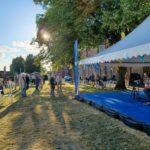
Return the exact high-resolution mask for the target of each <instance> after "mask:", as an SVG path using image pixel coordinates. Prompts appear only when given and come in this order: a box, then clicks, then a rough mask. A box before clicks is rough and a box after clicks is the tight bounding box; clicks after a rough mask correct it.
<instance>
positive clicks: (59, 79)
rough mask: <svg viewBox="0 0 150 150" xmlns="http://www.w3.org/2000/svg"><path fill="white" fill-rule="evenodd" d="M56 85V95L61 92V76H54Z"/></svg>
mask: <svg viewBox="0 0 150 150" xmlns="http://www.w3.org/2000/svg"><path fill="white" fill-rule="evenodd" d="M55 80H56V84H57V90H58V93H60V92H62V76H61V74H60V73H59V74H57V75H56V79H55Z"/></svg>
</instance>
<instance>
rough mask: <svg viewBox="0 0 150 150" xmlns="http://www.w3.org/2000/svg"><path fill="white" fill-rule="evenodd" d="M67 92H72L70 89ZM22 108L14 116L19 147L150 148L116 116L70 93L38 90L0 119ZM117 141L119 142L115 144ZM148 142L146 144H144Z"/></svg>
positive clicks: (14, 126)
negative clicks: (47, 93) (72, 97)
mask: <svg viewBox="0 0 150 150" xmlns="http://www.w3.org/2000/svg"><path fill="white" fill-rule="evenodd" d="M69 90H70V89H69ZM67 92H71V90H70V91H68V90H67ZM37 95H38V97H37ZM15 112H19V115H17V116H16V117H15V118H13V119H12V120H11V123H12V133H11V134H9V133H8V135H7V138H8V139H10V140H11V139H16V144H17V149H18V150H20V149H21V150H22V149H25V150H26V149H36V148H35V147H34V144H35V143H36V144H39V145H38V148H39V149H65V150H67V149H69V150H70V149H87V150H88V149H100V147H102V149H116V150H117V149H132V148H133V147H132V146H133V145H134V147H135V148H134V149H136V148H139V147H141V149H142V148H148V147H149V146H150V143H148V144H147V145H145V143H143V145H142V140H140V138H139V139H138V138H137V136H134V134H130V133H129V132H127V131H125V130H122V128H121V127H120V126H119V125H118V122H116V121H115V120H114V119H111V118H109V117H108V116H106V115H105V114H103V113H95V111H93V109H92V108H90V107H89V106H87V105H85V104H81V103H79V102H76V101H75V102H74V101H73V100H69V99H68V97H67V96H63V95H61V96H58V97H51V98H48V97H47V96H41V95H40V94H39V93H36V91H35V93H34V94H33V95H31V96H29V97H27V98H25V99H21V98H19V100H18V101H16V102H14V103H13V104H12V105H10V106H9V107H7V108H6V109H5V110H4V111H3V112H1V113H0V119H1V118H3V117H5V116H7V115H8V114H13V113H15ZM116 142H117V144H116ZM144 146H145V147H144Z"/></svg>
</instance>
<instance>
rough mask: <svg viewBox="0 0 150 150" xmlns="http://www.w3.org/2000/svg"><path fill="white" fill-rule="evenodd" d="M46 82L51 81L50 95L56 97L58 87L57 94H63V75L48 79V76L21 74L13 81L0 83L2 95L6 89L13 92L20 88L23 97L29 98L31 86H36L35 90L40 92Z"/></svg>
mask: <svg viewBox="0 0 150 150" xmlns="http://www.w3.org/2000/svg"><path fill="white" fill-rule="evenodd" d="M46 80H49V85H50V95H52V96H55V89H56V87H57V92H59V93H61V92H62V75H61V73H57V74H51V75H50V76H49V78H48V76H47V75H44V76H41V75H40V74H39V73H33V74H27V73H21V74H19V75H16V76H14V78H13V79H3V81H1V82H0V95H4V94H5V92H4V89H7V88H9V89H10V90H11V91H13V89H16V87H19V88H20V91H21V97H27V94H26V91H27V90H28V89H29V87H30V85H31V84H34V85H35V90H36V91H40V90H41V87H42V85H43V84H44V83H45V81H46Z"/></svg>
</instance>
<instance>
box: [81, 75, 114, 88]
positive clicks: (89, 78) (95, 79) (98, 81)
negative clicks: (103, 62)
mask: <svg viewBox="0 0 150 150" xmlns="http://www.w3.org/2000/svg"><path fill="white" fill-rule="evenodd" d="M80 79H81V80H82V81H83V83H85V84H87V83H89V84H91V85H92V86H93V87H98V86H102V87H104V86H105V83H106V82H107V81H113V82H115V81H116V76H115V75H112V77H111V78H109V79H108V78H107V75H103V76H100V75H99V74H94V73H92V74H90V75H86V76H85V77H81V78H80Z"/></svg>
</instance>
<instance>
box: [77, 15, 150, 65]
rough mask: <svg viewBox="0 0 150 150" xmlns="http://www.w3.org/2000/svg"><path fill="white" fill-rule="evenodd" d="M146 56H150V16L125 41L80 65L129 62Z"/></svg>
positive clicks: (83, 61) (85, 60)
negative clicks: (119, 61)
mask: <svg viewBox="0 0 150 150" xmlns="http://www.w3.org/2000/svg"><path fill="white" fill-rule="evenodd" d="M144 55H147V56H149V55H150V16H148V17H147V18H146V19H145V20H144V21H143V23H141V24H140V25H139V26H138V27H137V28H136V29H134V30H133V31H132V32H131V33H130V34H128V35H127V36H126V37H125V38H124V39H122V40H120V41H119V42H117V43H116V44H114V45H112V46H111V47H109V48H108V49H106V50H104V51H102V52H100V53H98V54H97V55H95V56H93V57H90V58H86V59H83V60H81V61H80V62H79V65H84V64H93V63H104V62H113V61H118V60H127V59H131V58H136V57H138V56H139V57H143V56H144ZM143 62H144V60H143ZM149 62H150V60H149Z"/></svg>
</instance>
